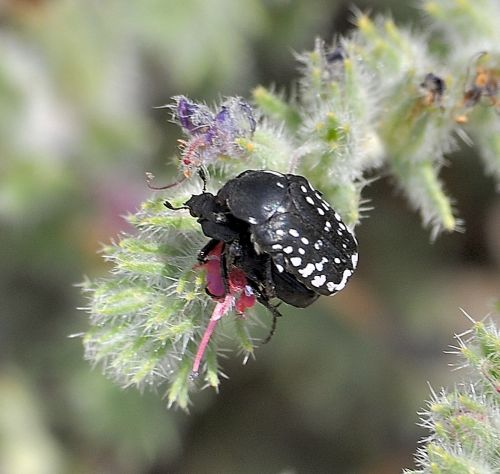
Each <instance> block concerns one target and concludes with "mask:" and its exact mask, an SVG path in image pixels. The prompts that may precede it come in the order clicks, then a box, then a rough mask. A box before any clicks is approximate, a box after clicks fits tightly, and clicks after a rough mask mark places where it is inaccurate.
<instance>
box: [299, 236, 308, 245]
mask: <svg viewBox="0 0 500 474" xmlns="http://www.w3.org/2000/svg"><path fill="white" fill-rule="evenodd" d="M300 240H301V242H302V243H303V244H304V245H307V244H308V243H309V240H308V239H306V238H305V237H301V238H300Z"/></svg>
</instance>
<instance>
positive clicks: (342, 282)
mask: <svg viewBox="0 0 500 474" xmlns="http://www.w3.org/2000/svg"><path fill="white" fill-rule="evenodd" d="M351 275H352V271H351V270H344V273H343V275H342V280H340V283H338V284H337V285H335V288H336V290H337V291H340V290H342V289H343V288H344V286H345V285H346V283H347V279H348V278H349V277H350V276H351Z"/></svg>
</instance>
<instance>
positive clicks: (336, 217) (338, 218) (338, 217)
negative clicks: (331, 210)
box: [335, 213, 342, 221]
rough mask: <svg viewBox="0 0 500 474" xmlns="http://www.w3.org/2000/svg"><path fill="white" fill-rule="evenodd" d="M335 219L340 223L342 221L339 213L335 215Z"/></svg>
mask: <svg viewBox="0 0 500 474" xmlns="http://www.w3.org/2000/svg"><path fill="white" fill-rule="evenodd" d="M335 219H337V220H338V221H340V220H342V219H340V216H339V215H338V214H337V213H335Z"/></svg>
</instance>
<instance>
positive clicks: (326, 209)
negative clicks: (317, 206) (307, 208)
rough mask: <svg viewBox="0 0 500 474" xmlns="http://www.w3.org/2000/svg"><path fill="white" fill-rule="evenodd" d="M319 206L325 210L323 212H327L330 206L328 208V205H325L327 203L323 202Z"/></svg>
mask: <svg viewBox="0 0 500 474" xmlns="http://www.w3.org/2000/svg"><path fill="white" fill-rule="evenodd" d="M321 205H322V206H323V208H324V209H325V211H328V209H330V206H329V205H328V203H327V202H325V201H323V202H322V203H321Z"/></svg>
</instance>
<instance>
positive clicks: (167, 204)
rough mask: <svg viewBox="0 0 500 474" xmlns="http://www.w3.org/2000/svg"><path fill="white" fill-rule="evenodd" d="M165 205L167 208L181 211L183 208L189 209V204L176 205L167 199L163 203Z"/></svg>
mask: <svg viewBox="0 0 500 474" xmlns="http://www.w3.org/2000/svg"><path fill="white" fill-rule="evenodd" d="M163 205H164V206H165V207H166V208H167V209H170V210H171V211H180V210H182V209H189V207H188V206H179V207H175V206H173V205H172V203H170V202H168V201H165V202H164V203H163Z"/></svg>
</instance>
